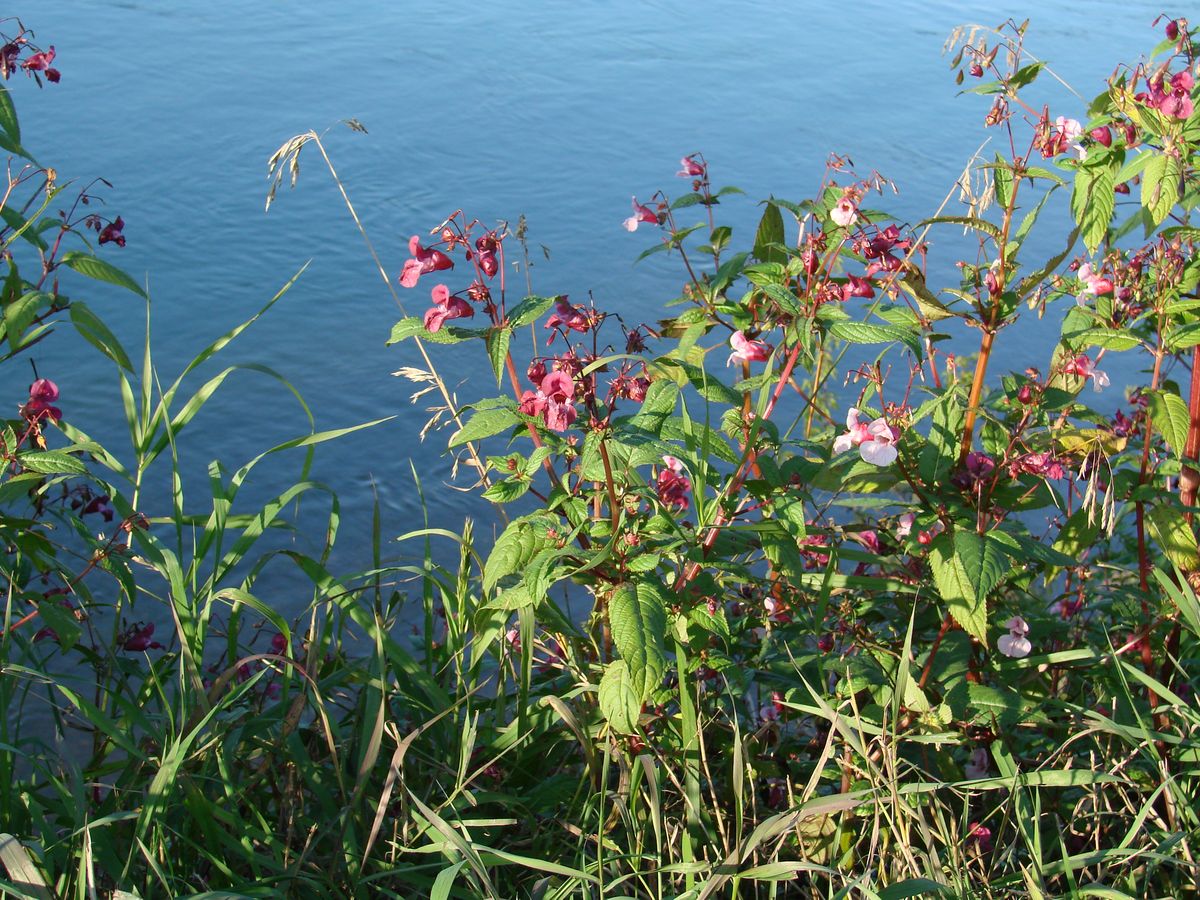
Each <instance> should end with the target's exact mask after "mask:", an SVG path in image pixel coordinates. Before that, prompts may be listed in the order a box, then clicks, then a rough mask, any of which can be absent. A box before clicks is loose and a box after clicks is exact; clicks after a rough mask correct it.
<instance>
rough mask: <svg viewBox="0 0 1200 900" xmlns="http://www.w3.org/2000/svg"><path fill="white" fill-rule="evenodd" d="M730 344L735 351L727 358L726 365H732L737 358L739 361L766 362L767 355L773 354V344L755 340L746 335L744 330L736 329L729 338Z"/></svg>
mask: <svg viewBox="0 0 1200 900" xmlns="http://www.w3.org/2000/svg"><path fill="white" fill-rule="evenodd" d="M729 346H730V347H732V348H733V352H732V353H730V354H729V358H728V359H727V360H725V365H727V366H728V365H731V364H732V363H733V361H734V360H735V359H736V360H737V361H738V362H765V361H766V359H767V357H769V356H770V355H771V349H772V347H771V345H770V344H768V343H765V342H763V341H753V340H751V339H750V338H748V337H746V335H745V333H744V332H742V331H735V332H734V333H733V336H732V337H731V338H730V339H729Z"/></svg>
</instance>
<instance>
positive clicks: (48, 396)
mask: <svg viewBox="0 0 1200 900" xmlns="http://www.w3.org/2000/svg"><path fill="white" fill-rule="evenodd" d="M57 399H58V385H57V384H55V383H54V382H53V381H51V380H50V379H49V378H39V379H38V380H37V381H35V382H34V383H33V384H31V385H30V386H29V400H28V401H27V402H26V403H25V405H24V406H22V407H21V415H23V416H24V417H25V418H26V419H29V420H30V421H33V420H35V419H39V418H41V417H42V416H46V417H47V418H50V419H53V420H54V421H55V422H58V421H59V420H61V419H62V410H61V409H59V408H58V407H57V406H54V405H53V404H54V401H55V400H57Z"/></svg>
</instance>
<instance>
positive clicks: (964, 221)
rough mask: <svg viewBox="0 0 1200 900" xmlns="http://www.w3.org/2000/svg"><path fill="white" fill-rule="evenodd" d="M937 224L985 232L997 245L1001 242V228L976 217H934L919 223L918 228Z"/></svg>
mask: <svg viewBox="0 0 1200 900" xmlns="http://www.w3.org/2000/svg"><path fill="white" fill-rule="evenodd" d="M937 224H944V225H961V226H962V227H963V228H972V229H974V230H975V231H980V232H983V233H984V234H986V235H987V236H988V237H990V238H992V239H993V240H995V241H996V242H997V243H998V242H999V241H1000V228H999V226H997V225H994V224H993V223H991V222H989V221H987V220H986V219H979V218H976V217H974V216H934V217H933V218H931V219H922V220H921V221H920V222H918V223H917V225H916V227H917V228H924V227H925V226H926V225H937Z"/></svg>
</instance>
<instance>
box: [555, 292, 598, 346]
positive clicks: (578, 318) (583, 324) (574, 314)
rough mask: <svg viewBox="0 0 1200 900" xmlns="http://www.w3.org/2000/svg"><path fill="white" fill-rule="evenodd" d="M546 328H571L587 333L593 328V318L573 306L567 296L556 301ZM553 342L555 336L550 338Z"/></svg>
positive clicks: (581, 308) (582, 309) (578, 307)
mask: <svg viewBox="0 0 1200 900" xmlns="http://www.w3.org/2000/svg"><path fill="white" fill-rule="evenodd" d="M544 327H546V328H560V327H561V328H569V329H571V330H572V331H578V332H580V333H581V334H582V333H585V332H586V331H587V330H588V329H589V328H591V327H592V318H591V316H589V315H588V314H587V311H586V310H584V308H583V307H581V306H572V305H571V304H570V303H569V302H568V301H567V298H566V296H562V297H559V298H558V299H557V300H555V301H554V312H552V313H551V314H550V318H548V319H547V320H546V324H545V326H544ZM550 339H551V340H553V339H554V338H553V336H551V338H550Z"/></svg>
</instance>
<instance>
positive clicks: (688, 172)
mask: <svg viewBox="0 0 1200 900" xmlns="http://www.w3.org/2000/svg"><path fill="white" fill-rule="evenodd" d="M699 155H700V154H699V153H693V154H692V155H691V156H685V157H684V158H683V159H681V160H680V161H679V165H680V167H681V168H680V169H679V171H678V172H676V173H675V174H676V175H677V176H679V177H680V178H703V177H704V176H705V175H706V174H707V173H708V166H707V165H706V164H705V163H704V162H702V161H701V160H699V159H697V158H696V157H698V156H699Z"/></svg>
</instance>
